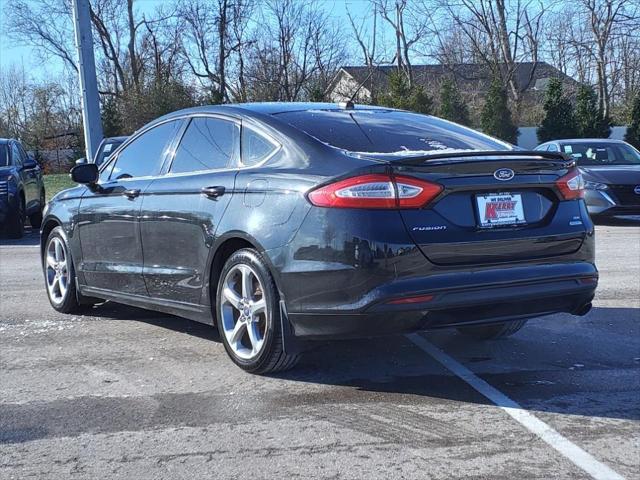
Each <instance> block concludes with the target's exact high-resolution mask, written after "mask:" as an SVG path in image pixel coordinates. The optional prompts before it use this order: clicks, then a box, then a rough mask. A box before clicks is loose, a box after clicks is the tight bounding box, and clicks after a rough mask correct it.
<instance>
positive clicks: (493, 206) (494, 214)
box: [484, 200, 518, 220]
mask: <svg viewBox="0 0 640 480" xmlns="http://www.w3.org/2000/svg"><path fill="white" fill-rule="evenodd" d="M517 203H518V202H516V201H514V200H498V201H496V202H487V204H486V205H485V211H484V218H485V219H486V220H497V219H498V218H501V217H504V216H506V215H509V216H511V215H513V212H514V210H515V208H516V204H517Z"/></svg>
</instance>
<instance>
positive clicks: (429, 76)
mask: <svg viewBox="0 0 640 480" xmlns="http://www.w3.org/2000/svg"><path fill="white" fill-rule="evenodd" d="M396 69H397V67H396V66H395V65H380V66H377V67H374V70H373V71H371V69H370V68H369V67H367V66H344V67H342V70H343V71H344V72H346V73H347V74H349V75H350V76H351V77H353V79H354V80H355V81H356V82H358V83H359V84H363V86H364V87H365V88H367V89H368V90H370V91H371V89H372V88H377V89H382V90H384V89H385V88H386V87H387V86H388V84H389V74H391V73H392V72H394V71H396ZM412 72H413V77H414V80H415V82H416V83H417V84H419V85H423V86H425V87H433V86H434V85H435V84H437V83H439V82H441V81H442V80H443V79H444V78H453V79H455V81H456V83H457V84H458V86H459V88H460V89H461V90H464V91H485V90H486V89H487V88H488V85H489V82H490V80H491V76H492V75H491V71H490V69H489V67H488V66H487V65H485V64H478V63H460V64H452V65H443V64H433V65H413V66H412ZM515 75H516V78H517V83H518V85H519V86H520V89H521V91H526V90H531V89H538V88H540V87H544V86H546V85H539V84H538V86H537V87H536V83H537V82H538V81H539V80H543V79H547V78H551V77H559V78H561V79H563V80H564V81H566V82H568V83H572V84H576V83H577V82H576V81H575V80H573V79H572V78H571V77H568V76H567V75H565V74H563V73H562V72H561V71H560V70H558V69H557V68H555V67H553V66H552V65H549V64H548V63H546V62H536V63H534V62H520V63H518V64H517V65H516V71H515ZM530 78H531V81H529V79H530ZM333 88H335V85H334V86H332V89H333Z"/></svg>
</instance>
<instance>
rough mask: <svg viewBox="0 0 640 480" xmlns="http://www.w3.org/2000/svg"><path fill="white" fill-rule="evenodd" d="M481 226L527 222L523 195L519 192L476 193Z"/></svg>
mask: <svg viewBox="0 0 640 480" xmlns="http://www.w3.org/2000/svg"><path fill="white" fill-rule="evenodd" d="M476 202H477V205H478V218H479V219H480V226H481V227H497V226H501V225H521V224H523V223H526V221H525V218H524V208H523V206H522V195H520V194H518V193H490V194H488V195H476Z"/></svg>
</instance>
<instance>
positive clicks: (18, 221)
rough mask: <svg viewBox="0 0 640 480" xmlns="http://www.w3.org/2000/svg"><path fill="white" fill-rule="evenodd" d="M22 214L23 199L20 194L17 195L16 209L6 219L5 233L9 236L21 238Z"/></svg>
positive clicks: (22, 230)
mask: <svg viewBox="0 0 640 480" xmlns="http://www.w3.org/2000/svg"><path fill="white" fill-rule="evenodd" d="M24 214H25V206H24V199H23V198H22V197H21V196H20V197H18V204H17V205H16V209H15V210H14V211H13V212H12V213H11V215H10V216H9V218H8V221H7V233H8V234H9V237H10V238H22V236H23V235H24V218H25V216H24Z"/></svg>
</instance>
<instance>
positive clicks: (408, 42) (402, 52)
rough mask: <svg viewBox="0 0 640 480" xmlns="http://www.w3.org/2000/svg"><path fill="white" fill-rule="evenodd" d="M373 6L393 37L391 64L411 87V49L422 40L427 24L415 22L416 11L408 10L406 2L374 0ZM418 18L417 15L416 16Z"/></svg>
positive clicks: (400, 0) (404, 0) (406, 0)
mask: <svg viewBox="0 0 640 480" xmlns="http://www.w3.org/2000/svg"><path fill="white" fill-rule="evenodd" d="M375 6H376V8H377V10H378V11H379V12H380V15H381V16H382V18H383V19H384V20H385V21H386V22H387V23H388V25H389V26H390V27H391V28H392V30H393V33H394V37H395V49H394V50H395V54H394V59H393V63H395V64H396V65H397V67H398V70H399V71H401V72H402V73H404V75H405V76H406V78H407V81H408V86H409V88H411V87H412V86H413V70H412V68H411V58H412V54H413V53H415V52H413V51H412V50H413V47H414V46H415V45H416V43H418V42H420V41H421V40H422V37H423V35H424V34H425V32H427V31H428V28H427V26H428V24H427V23H426V22H424V21H416V19H415V18H414V17H415V16H416V11H414V10H411V9H410V3H409V1H408V0H375ZM418 16H419V14H418Z"/></svg>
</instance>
